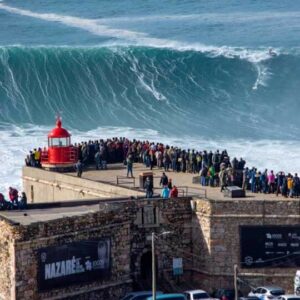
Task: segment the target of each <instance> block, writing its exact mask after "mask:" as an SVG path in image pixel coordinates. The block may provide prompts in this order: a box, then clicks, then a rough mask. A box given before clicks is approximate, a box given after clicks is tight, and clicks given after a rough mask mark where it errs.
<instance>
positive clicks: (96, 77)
mask: <svg viewBox="0 0 300 300" xmlns="http://www.w3.org/2000/svg"><path fill="white" fill-rule="evenodd" d="M299 59H300V56H298V54H297V53H296V52H295V53H290V54H289V53H284V52H282V53H279V52H278V54H277V56H273V57H271V56H269V55H268V51H267V49H258V50H249V49H233V48H227V47H220V48H216V47H207V48H205V49H202V50H201V51H200V49H198V50H195V49H173V48H156V47H141V46H124V47H123V46H116V47H112V46H110V47H103V46H102V47H69V46H65V47H51V46H40V47H23V46H7V47H1V48H0V104H1V107H0V122H2V123H5V124H7V123H8V124H16V125H18V124H25V123H31V124H37V125H51V124H53V120H54V116H55V115H56V114H57V113H58V112H59V113H61V114H62V115H63V117H64V120H65V123H66V124H67V126H69V127H71V128H74V129H81V130H89V129H93V128H96V127H98V126H130V127H133V128H150V129H155V130H159V131H160V132H164V133H170V134H175V133H181V134H192V135H198V134H200V135H201V136H206V135H209V136H212V137H213V136H233V137H238V136H240V137H243V138H245V137H251V138H256V137H260V138H277V139H278V138H291V137H292V138H295V139H298V134H297V131H296V130H295V128H299V121H298V114H297V111H299V109H300V103H299V101H298V95H299V89H300V86H299V76H300V73H299V72H300V71H299V70H300V68H299V67H300V60H299Z"/></svg>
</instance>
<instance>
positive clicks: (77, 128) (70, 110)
mask: <svg viewBox="0 0 300 300" xmlns="http://www.w3.org/2000/svg"><path fill="white" fill-rule="evenodd" d="M231 2H232V3H230V4H228V5H227V6H224V7H219V4H218V1H210V2H209V3H205V4H200V3H198V1H188V2H187V1H181V2H180V3H178V5H174V6H173V5H171V4H168V3H161V1H152V2H151V3H148V4H146V3H140V2H137V1H133V2H128V1H125V2H124V3H123V4H118V5H116V4H114V3H106V4H103V5H101V7H100V5H99V3H97V1H89V2H88V3H85V4H84V5H85V6H84V7H83V4H82V2H81V1H74V2H73V3H72V4H71V3H56V1H49V2H47V3H44V4H42V3H35V4H34V3H23V2H21V1H17V0H16V1H0V26H1V28H2V30H1V32H0V41H1V45H0V130H1V143H0V163H1V166H2V167H1V169H0V176H1V181H0V191H6V189H7V187H8V186H9V185H12V184H13V185H16V186H18V187H19V188H20V178H19V177H20V172H21V166H22V164H23V163H24V161H23V159H24V157H25V154H26V153H27V152H28V151H29V150H30V149H32V148H34V147H38V146H44V145H45V143H46V135H47V132H48V131H49V130H50V129H51V127H52V126H53V125H54V119H55V116H56V115H57V113H60V114H61V115H62V116H63V119H64V126H66V127H67V128H68V129H70V131H71V132H72V134H73V136H74V141H81V140H87V139H96V138H97V139H99V138H100V137H103V138H105V137H110V136H127V137H130V138H134V137H136V138H141V139H149V140H153V141H162V142H165V143H169V144H172V145H178V146H183V147H186V148H188V147H190V148H195V149H201V150H202V149H208V150H210V149H212V150H213V149H217V148H219V149H223V148H227V150H228V151H229V153H232V155H236V156H238V157H240V156H242V157H244V158H245V159H246V160H247V162H248V166H249V167H252V164H253V165H256V166H257V167H259V168H265V167H266V168H267V167H268V168H274V169H276V170H277V171H278V170H286V171H300V162H299V163H298V161H299V160H298V159H297V151H298V149H299V146H300V142H299V135H298V132H299V126H300V124H299V117H298V115H299V111H300V102H299V99H298V95H299V94H300V85H299V79H300V71H299V70H300V50H299V44H298V40H299V39H298V34H297V32H299V30H300V25H299V24H300V22H299V20H300V9H299V8H300V7H299V5H298V4H297V3H295V2H293V1H288V2H289V3H288V5H287V6H286V7H285V8H284V7H278V3H277V2H276V1H275V0H274V1H269V2H268V3H265V4H263V5H262V4H260V5H258V4H255V3H253V2H252V1H243V3H242V4H241V3H240V2H239V1H231ZM237 4H239V5H237ZM275 37H276V38H275ZM270 47H272V53H274V55H270V53H269V48H270Z"/></svg>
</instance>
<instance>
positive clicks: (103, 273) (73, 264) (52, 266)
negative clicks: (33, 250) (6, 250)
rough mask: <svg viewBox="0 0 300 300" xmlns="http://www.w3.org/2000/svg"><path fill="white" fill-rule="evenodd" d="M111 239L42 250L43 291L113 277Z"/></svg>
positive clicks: (40, 259) (40, 282)
mask: <svg viewBox="0 0 300 300" xmlns="http://www.w3.org/2000/svg"><path fill="white" fill-rule="evenodd" d="M110 260H111V259H110V239H108V238H106V239H100V240H90V241H80V242H75V243H70V244H65V245H62V246H54V247H49V248H43V249H40V250H39V251H38V267H39V270H38V288H39V290H40V291H45V290H49V289H52V288H58V287H65V286H68V285H70V284H80V283H84V282H88V281H93V280H99V279H100V280H101V279H104V278H107V277H108V276H109V275H110V266H111V261H110Z"/></svg>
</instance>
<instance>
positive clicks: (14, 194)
mask: <svg viewBox="0 0 300 300" xmlns="http://www.w3.org/2000/svg"><path fill="white" fill-rule="evenodd" d="M8 196H9V200H10V201H11V203H12V204H15V203H16V204H17V203H18V190H17V189H14V188H12V187H10V188H9V192H8Z"/></svg>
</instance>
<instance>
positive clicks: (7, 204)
mask: <svg viewBox="0 0 300 300" xmlns="http://www.w3.org/2000/svg"><path fill="white" fill-rule="evenodd" d="M26 207H27V197H26V194H25V192H22V193H21V194H20V195H19V192H18V190H17V189H15V188H13V187H9V190H8V200H7V199H5V197H4V195H3V194H2V193H0V210H11V209H26Z"/></svg>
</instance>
